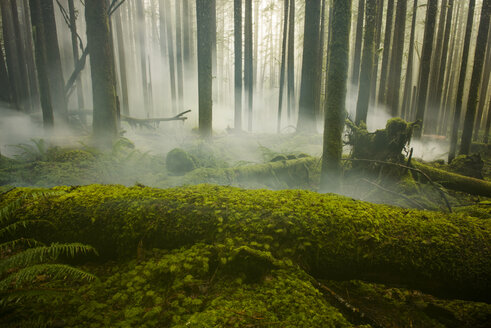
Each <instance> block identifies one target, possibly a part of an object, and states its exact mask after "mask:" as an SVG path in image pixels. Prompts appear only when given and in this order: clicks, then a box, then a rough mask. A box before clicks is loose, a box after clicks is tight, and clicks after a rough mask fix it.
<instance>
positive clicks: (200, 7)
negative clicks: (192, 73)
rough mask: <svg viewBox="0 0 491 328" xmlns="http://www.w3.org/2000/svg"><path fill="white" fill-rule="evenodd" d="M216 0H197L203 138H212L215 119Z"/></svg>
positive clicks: (200, 107) (200, 112)
mask: <svg viewBox="0 0 491 328" xmlns="http://www.w3.org/2000/svg"><path fill="white" fill-rule="evenodd" d="M214 4H215V3H214V1H209V0H196V18H197V26H198V96H199V132H200V135H201V137H203V138H211V135H212V119H213V114H212V113H213V100H212V97H213V94H212V93H213V87H212V85H213V78H212V53H213V50H212V47H213V46H212V39H213V36H212V34H216V25H214V24H213V19H212V14H213V12H214V11H215V7H214Z"/></svg>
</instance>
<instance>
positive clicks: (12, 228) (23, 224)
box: [0, 220, 52, 238]
mask: <svg viewBox="0 0 491 328" xmlns="http://www.w3.org/2000/svg"><path fill="white" fill-rule="evenodd" d="M38 223H46V224H52V223H51V222H50V221H48V220H21V221H17V222H14V223H11V224H9V225H7V226H6V227H4V228H0V238H1V237H3V236H4V235H6V234H13V233H15V232H17V231H18V230H19V228H24V229H25V228H27V227H28V226H32V225H33V224H38Z"/></svg>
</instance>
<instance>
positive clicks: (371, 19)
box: [355, 0, 377, 124]
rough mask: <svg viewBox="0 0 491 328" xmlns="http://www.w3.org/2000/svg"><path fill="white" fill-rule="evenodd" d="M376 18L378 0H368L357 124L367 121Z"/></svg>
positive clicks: (357, 105) (357, 104)
mask: <svg viewBox="0 0 491 328" xmlns="http://www.w3.org/2000/svg"><path fill="white" fill-rule="evenodd" d="M376 18H377V0H367V10H366V19H365V37H364V40H363V58H362V63H361V73H360V87H359V89H358V101H357V103H356V120H355V122H356V124H360V123H361V122H365V123H366V122H367V114H368V104H369V101H370V90H371V84H372V70H373V56H374V52H375V43H374V37H375V27H376Z"/></svg>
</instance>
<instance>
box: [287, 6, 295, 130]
mask: <svg viewBox="0 0 491 328" xmlns="http://www.w3.org/2000/svg"><path fill="white" fill-rule="evenodd" d="M289 7H290V17H289V18H288V21H289V23H288V54H287V56H288V62H287V75H288V95H287V97H288V104H287V106H288V121H290V118H291V117H292V116H293V112H294V111H295V0H290V6H289Z"/></svg>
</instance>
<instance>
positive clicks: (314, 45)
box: [297, 0, 321, 132]
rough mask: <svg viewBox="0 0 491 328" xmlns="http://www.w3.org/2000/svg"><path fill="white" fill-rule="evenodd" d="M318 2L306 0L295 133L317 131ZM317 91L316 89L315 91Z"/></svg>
mask: <svg viewBox="0 0 491 328" xmlns="http://www.w3.org/2000/svg"><path fill="white" fill-rule="evenodd" d="M320 9H321V8H320V0H306V2H305V25H304V40H303V58H302V80H301V85H300V102H299V109H298V110H299V111H298V123H297V131H302V132H314V131H316V130H317V127H316V117H315V107H314V105H315V104H314V99H315V91H316V87H315V83H316V82H317V81H316V79H315V72H316V70H318V69H319V65H318V61H317V57H318V53H319V23H320ZM317 90H318V89H317Z"/></svg>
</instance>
